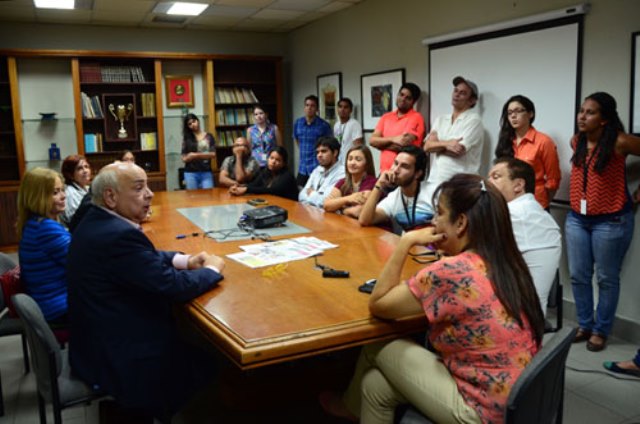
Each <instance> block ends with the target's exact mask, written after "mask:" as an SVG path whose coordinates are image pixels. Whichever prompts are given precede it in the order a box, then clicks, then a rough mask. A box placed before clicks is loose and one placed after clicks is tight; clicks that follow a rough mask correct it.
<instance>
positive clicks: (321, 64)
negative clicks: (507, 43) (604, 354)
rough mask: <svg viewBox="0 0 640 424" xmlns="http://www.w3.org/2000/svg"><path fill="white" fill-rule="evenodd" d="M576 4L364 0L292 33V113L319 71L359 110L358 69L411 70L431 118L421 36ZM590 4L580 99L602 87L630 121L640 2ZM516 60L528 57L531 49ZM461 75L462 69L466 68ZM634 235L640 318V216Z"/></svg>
mask: <svg viewBox="0 0 640 424" xmlns="http://www.w3.org/2000/svg"><path fill="white" fill-rule="evenodd" d="M576 3H578V2H577V1H576V0H515V1H514V0H483V1H476V0H458V1H455V2H452V1H449V0H430V1H424V0H406V1H403V2H402V3H398V2H390V1H386V0H365V1H363V2H362V3H358V4H357V5H355V6H354V7H350V8H348V9H345V10H344V11H341V12H339V13H337V14H335V15H330V16H328V17H326V18H324V19H322V20H320V21H317V22H314V23H311V24H310V25H308V26H306V27H303V28H301V29H299V30H296V31H293V32H292V33H290V34H289V36H288V57H289V58H290V61H291V69H290V76H291V81H290V84H291V85H290V90H291V111H292V114H293V116H300V115H302V106H303V100H304V97H305V96H306V95H308V94H310V93H315V92H316V76H317V75H321V74H326V73H330V72H342V92H343V93H344V95H345V96H347V97H350V98H351V99H352V100H353V102H354V104H356V105H357V107H358V109H359V107H360V104H361V100H360V75H362V74H367V73H372V72H378V71H383V70H387V69H395V68H405V69H406V80H407V81H412V82H415V83H417V84H418V85H419V86H420V87H421V88H422V89H423V99H421V101H420V102H419V104H418V109H419V110H420V111H421V112H422V114H423V115H424V116H425V117H427V116H428V110H427V108H428V106H427V105H428V101H427V96H428V93H424V90H425V89H426V88H427V82H428V69H429V66H428V65H429V64H428V55H427V49H426V48H425V47H423V46H422V44H421V40H423V39H424V38H427V37H432V36H436V35H442V34H448V33H451V32H456V31H461V30H465V29H470V28H475V27H480V26H483V25H488V24H492V23H496V22H501V21H505V20H511V19H516V18H519V17H523V16H528V15H532V14H537V13H542V12H547V11H550V10H556V9H560V8H563V7H565V6H572V5H575V4H576ZM590 3H591V4H592V8H591V12H590V13H589V14H588V15H587V16H586V18H585V25H584V38H583V42H584V49H583V61H582V63H583V70H582V76H583V77H582V97H584V96H585V95H588V94H590V93H592V92H594V91H598V90H604V91H608V92H609V93H611V94H612V95H613V96H614V97H615V98H616V99H617V101H618V110H619V112H620V115H621V118H622V120H623V122H624V123H625V124H626V126H627V127H628V124H629V104H630V83H629V81H630V72H631V33H632V32H634V31H638V30H640V21H638V16H640V2H638V1H636V0H613V1H612V0H591V1H590ZM400 6H401V7H400ZM514 60H526V52H523V54H522V57H520V58H514ZM460 74H462V75H464V69H462V70H460ZM452 77H453V76H452ZM568 83H571V84H573V83H574V82H568ZM523 84H526V81H523ZM480 90H481V91H482V87H480ZM444 112H446V111H443V113H444ZM358 119H360V116H358ZM496 125H498V124H497V123H496ZM541 130H544V129H541ZM558 142H568V140H558ZM294 156H297V154H296V155H294ZM632 168H633V170H632V171H631V173H630V175H629V177H630V187H631V189H632V190H633V189H635V187H636V186H637V182H638V180H639V177H640V166H634V167H632ZM564 178H568V176H564ZM565 214H566V210H557V211H554V216H555V217H556V219H557V220H558V221H559V223H560V224H561V225H564V216H565ZM633 240H634V241H633V242H632V246H631V248H630V250H629V252H628V254H627V257H626V259H625V262H624V268H623V271H622V274H621V278H622V282H621V285H622V292H621V296H620V305H619V307H618V315H619V317H621V318H626V319H628V320H631V321H634V322H636V323H640V308H639V307H638V299H640V285H638V284H637V282H636V280H637V275H639V274H640V261H638V260H637V258H638V257H639V255H640V219H639V218H636V230H635V234H634V239H633ZM563 281H565V282H566V284H565V298H567V299H572V295H571V289H570V285H569V284H568V280H567V275H566V269H564V270H563Z"/></svg>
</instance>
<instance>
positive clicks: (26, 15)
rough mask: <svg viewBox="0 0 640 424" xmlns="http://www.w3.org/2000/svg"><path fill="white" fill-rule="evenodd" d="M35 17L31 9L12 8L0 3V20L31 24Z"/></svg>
mask: <svg viewBox="0 0 640 424" xmlns="http://www.w3.org/2000/svg"><path fill="white" fill-rule="evenodd" d="M35 17H36V12H35V10H34V9H33V8H29V7H13V6H8V5H4V4H2V3H0V20H3V21H18V22H24V21H27V22H33V21H34V20H35Z"/></svg>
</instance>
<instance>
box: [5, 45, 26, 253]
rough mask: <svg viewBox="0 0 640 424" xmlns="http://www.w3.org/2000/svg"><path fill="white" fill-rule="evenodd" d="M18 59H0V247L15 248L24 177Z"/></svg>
mask: <svg viewBox="0 0 640 424" xmlns="http://www.w3.org/2000/svg"><path fill="white" fill-rule="evenodd" d="M19 98H20V96H19V94H18V73H17V66H16V59H15V57H12V56H7V55H0V210H1V211H2V219H0V246H16V245H17V244H18V234H17V232H16V227H15V223H16V220H17V218H18V211H17V208H16V204H17V200H18V186H19V184H20V178H22V175H24V149H23V146H22V141H23V139H22V137H23V135H22V134H23V133H22V121H21V120H20V119H21V118H20V117H21V113H20V102H19Z"/></svg>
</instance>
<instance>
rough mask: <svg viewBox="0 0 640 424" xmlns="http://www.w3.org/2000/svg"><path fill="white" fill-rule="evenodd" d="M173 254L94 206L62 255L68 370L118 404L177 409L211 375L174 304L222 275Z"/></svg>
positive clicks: (159, 411)
mask: <svg viewBox="0 0 640 424" xmlns="http://www.w3.org/2000/svg"><path fill="white" fill-rule="evenodd" d="M174 255H175V252H162V251H158V250H156V249H155V247H154V246H153V244H152V243H151V241H150V240H149V239H148V238H147V237H146V236H145V235H144V233H143V232H142V231H140V230H138V229H137V228H135V227H133V226H132V225H131V224H130V223H128V222H126V221H124V220H122V219H120V218H119V217H116V216H114V215H113V214H110V213H109V212H107V211H105V210H103V209H101V208H99V207H97V206H93V205H92V206H90V207H89V209H88V210H87V212H86V214H85V216H84V218H83V219H82V220H81V221H80V223H79V224H78V226H77V228H76V229H75V231H74V234H73V238H72V242H71V246H70V248H69V257H68V261H67V275H68V283H69V298H68V302H69V324H70V337H71V338H70V343H69V355H70V362H71V367H72V370H73V372H74V373H75V374H76V375H77V376H78V377H80V378H81V379H82V380H84V381H85V382H86V383H87V384H89V385H91V386H95V387H97V388H100V389H102V390H104V391H105V392H107V393H108V394H110V395H112V396H113V397H114V398H115V399H116V401H118V402H119V403H120V404H121V405H122V406H124V407H128V408H132V409H136V410H139V411H141V412H144V413H150V414H153V415H156V416H166V415H167V414H169V415H171V414H173V413H175V412H177V411H178V410H179V409H180V407H181V406H182V405H183V404H184V403H185V402H186V401H187V400H188V399H189V397H190V395H192V394H193V392H194V390H196V389H197V388H198V385H199V383H204V381H202V380H204V379H208V378H211V373H209V372H207V370H210V369H211V366H210V365H209V364H210V363H211V360H210V358H208V357H206V356H205V355H204V354H203V353H202V352H201V351H200V350H197V349H195V348H194V347H192V346H190V345H188V344H186V343H185V342H184V341H183V340H182V339H181V338H180V336H179V334H178V331H177V328H176V322H175V319H174V316H173V314H172V308H173V306H174V305H175V304H176V303H179V302H186V301H188V300H190V299H193V298H195V297H197V296H199V295H200V294H202V293H204V292H206V291H208V290H211V289H212V288H213V287H214V286H215V285H216V284H217V283H218V282H219V281H220V280H222V275H220V274H218V273H216V272H214V271H212V270H211V269H209V268H202V269H198V270H177V269H175V268H174V267H173V265H172V263H171V260H172V258H173V256H174Z"/></svg>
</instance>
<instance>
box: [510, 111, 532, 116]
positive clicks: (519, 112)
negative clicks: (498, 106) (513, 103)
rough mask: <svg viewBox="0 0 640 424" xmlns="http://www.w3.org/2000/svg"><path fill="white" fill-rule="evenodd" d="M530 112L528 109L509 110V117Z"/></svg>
mask: <svg viewBox="0 0 640 424" xmlns="http://www.w3.org/2000/svg"><path fill="white" fill-rule="evenodd" d="M527 112H528V110H526V109H509V110H507V116H511V115H514V114H515V115H522V114H523V113H527Z"/></svg>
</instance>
